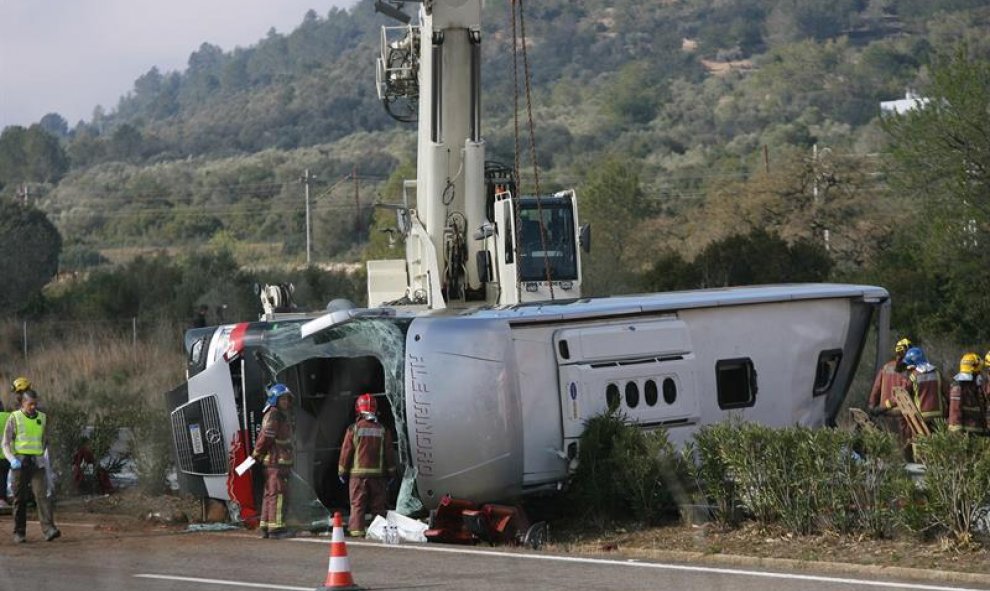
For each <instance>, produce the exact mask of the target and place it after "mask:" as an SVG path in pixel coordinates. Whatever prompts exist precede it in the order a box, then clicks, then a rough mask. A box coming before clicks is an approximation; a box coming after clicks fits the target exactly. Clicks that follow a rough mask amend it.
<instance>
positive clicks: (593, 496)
mask: <svg viewBox="0 0 990 591" xmlns="http://www.w3.org/2000/svg"><path fill="white" fill-rule="evenodd" d="M625 428H626V423H625V420H624V419H623V418H622V417H621V416H620V415H618V414H617V413H611V412H610V413H607V414H604V415H599V416H596V417H592V418H591V419H589V420H588V422H587V424H586V425H585V429H584V432H583V433H582V434H581V440H580V442H579V448H578V450H579V451H578V466H577V470H576V471H575V473H574V477H573V479H572V480H571V488H570V491H569V493H568V500H569V501H570V503H569V504H571V505H572V506H573V507H575V508H578V509H579V510H580V511H581V512H582V517H585V518H588V519H590V520H591V521H592V522H594V523H595V524H596V525H599V526H603V525H604V524H606V523H608V522H609V521H610V520H612V519H615V518H617V517H619V516H620V515H621V513H622V510H623V508H624V507H623V503H622V500H623V499H622V487H621V486H620V484H619V480H618V478H616V474H617V473H618V471H619V463H618V459H617V458H616V453H615V442H616V441H617V440H618V438H619V436H620V433H621V432H622V431H623V430H624V429H625Z"/></svg>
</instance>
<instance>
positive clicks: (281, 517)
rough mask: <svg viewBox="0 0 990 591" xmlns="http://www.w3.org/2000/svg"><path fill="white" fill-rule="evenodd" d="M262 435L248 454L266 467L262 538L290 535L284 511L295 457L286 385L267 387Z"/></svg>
mask: <svg viewBox="0 0 990 591" xmlns="http://www.w3.org/2000/svg"><path fill="white" fill-rule="evenodd" d="M266 402H267V404H266V405H265V410H264V413H265V414H264V416H263V417H262V419H261V433H260V434H259V435H258V440H257V441H256V442H255V444H254V452H253V453H252V454H251V457H253V458H254V459H255V460H257V461H260V462H261V463H262V464H264V466H265V494H264V498H263V500H262V503H261V522H260V523H259V526H260V529H261V537H263V538H267V537H273V538H282V537H286V536H287V535H289V531H288V529H287V528H286V526H285V511H286V506H287V501H288V493H289V477H290V475H291V474H292V464H293V461H294V458H295V454H294V452H293V446H292V392H291V391H290V390H289V388H288V387H287V386H286V385H285V384H274V385H272V386H271V387H270V388H268V400H267V401H266Z"/></svg>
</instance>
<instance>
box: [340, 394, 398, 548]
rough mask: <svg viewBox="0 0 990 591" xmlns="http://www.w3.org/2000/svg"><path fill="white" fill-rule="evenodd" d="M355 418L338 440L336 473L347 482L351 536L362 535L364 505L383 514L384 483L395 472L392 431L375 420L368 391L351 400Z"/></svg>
mask: <svg viewBox="0 0 990 591" xmlns="http://www.w3.org/2000/svg"><path fill="white" fill-rule="evenodd" d="M354 409H355V411H356V412H357V415H358V416H357V420H356V421H355V422H354V424H352V425H351V426H350V427H348V428H347V432H345V433H344V440H343V441H342V442H341V444H340V462H339V463H338V464H337V474H338V475H339V477H340V483H341V484H346V483H348V479H350V483H349V485H348V492H349V494H350V499H351V516H350V518H349V519H348V521H347V529H348V531H349V533H350V535H352V536H357V537H360V536H363V535H364V533H365V530H364V514H365V510H366V509H370V510H371V512H372V513H375V514H377V515H382V516H384V515H385V510H386V508H387V507H386V503H387V493H388V483H389V481H390V479H391V478H392V476H393V475H394V474H395V458H394V452H393V450H392V435H391V433H389V431H388V429H386V428H385V427H383V426H382V425H381V424H379V422H378V415H377V414H376V412H377V410H378V404H377V402H376V401H375V397H374V396H372V395H371V394H362V395H360V396H358V397H357V400H356V401H355V402H354Z"/></svg>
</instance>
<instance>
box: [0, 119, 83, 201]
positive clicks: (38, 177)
mask: <svg viewBox="0 0 990 591" xmlns="http://www.w3.org/2000/svg"><path fill="white" fill-rule="evenodd" d="M68 169H69V159H68V158H67V157H66V155H65V150H63V149H62V146H61V144H60V143H59V141H58V138H56V137H55V136H53V135H51V134H50V133H48V132H47V131H45V130H44V129H43V128H42V127H41V125H38V124H35V125H32V126H31V127H29V128H28V129H24V128H23V127H20V126H17V125H14V126H11V127H7V128H6V129H4V130H3V133H2V134H0V186H6V185H11V184H15V183H23V182H36V183H51V182H56V181H58V180H59V179H60V178H62V175H64V174H65V172H66V171H67V170H68Z"/></svg>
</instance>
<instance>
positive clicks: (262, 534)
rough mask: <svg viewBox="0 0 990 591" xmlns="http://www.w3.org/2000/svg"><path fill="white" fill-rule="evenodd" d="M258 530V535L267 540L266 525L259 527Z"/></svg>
mask: <svg viewBox="0 0 990 591" xmlns="http://www.w3.org/2000/svg"><path fill="white" fill-rule="evenodd" d="M259 531H260V534H259V535H260V536H261V539H262V540H267V539H268V528H267V527H262V528H260V530H259Z"/></svg>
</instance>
